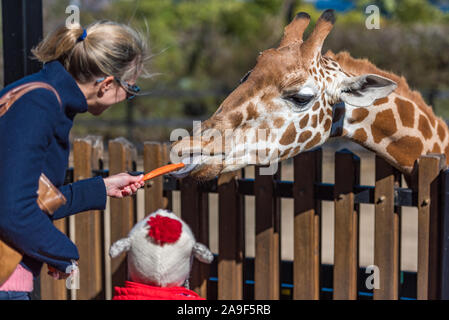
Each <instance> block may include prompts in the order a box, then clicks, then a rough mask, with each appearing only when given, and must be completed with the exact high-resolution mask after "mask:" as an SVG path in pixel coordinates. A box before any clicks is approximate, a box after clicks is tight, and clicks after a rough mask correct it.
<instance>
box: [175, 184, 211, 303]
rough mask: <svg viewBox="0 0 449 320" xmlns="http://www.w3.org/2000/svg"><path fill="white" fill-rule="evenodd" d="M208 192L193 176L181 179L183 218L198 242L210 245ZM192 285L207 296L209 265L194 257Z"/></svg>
mask: <svg viewBox="0 0 449 320" xmlns="http://www.w3.org/2000/svg"><path fill="white" fill-rule="evenodd" d="M208 200H209V199H208V194H207V193H201V191H200V189H199V185H198V183H197V182H196V181H195V180H194V179H193V178H191V177H186V178H184V179H182V180H181V218H182V219H183V220H184V221H185V222H186V223H187V224H188V225H189V226H190V228H191V229H192V232H193V234H194V235H195V238H196V240H197V241H198V242H201V243H203V244H205V245H206V246H209V201H208ZM190 279H191V280H190V287H191V289H192V290H194V291H195V292H196V293H198V294H199V295H200V296H202V297H203V298H207V285H208V282H209V281H208V280H209V265H207V264H204V263H200V262H198V261H197V260H196V259H194V262H193V266H192V274H191V276H190Z"/></svg>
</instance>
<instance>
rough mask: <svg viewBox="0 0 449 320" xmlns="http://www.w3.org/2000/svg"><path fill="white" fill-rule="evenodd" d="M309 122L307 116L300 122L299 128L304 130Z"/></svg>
mask: <svg viewBox="0 0 449 320" xmlns="http://www.w3.org/2000/svg"><path fill="white" fill-rule="evenodd" d="M308 122H309V115H308V114H306V115H305V116H304V117H303V118H302V119H301V121H299V127H300V128H301V129H304V128H305V127H306V126H307V123H308Z"/></svg>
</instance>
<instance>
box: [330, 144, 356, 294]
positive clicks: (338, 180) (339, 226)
mask: <svg viewBox="0 0 449 320" xmlns="http://www.w3.org/2000/svg"><path fill="white" fill-rule="evenodd" d="M359 163H360V158H359V157H357V156H356V155H355V154H353V153H352V152H350V151H349V150H346V149H345V150H342V151H338V152H337V153H336V154H335V189H334V203H335V242H334V296H333V298H334V299H336V300H340V299H350V300H355V299H357V280H358V277H357V273H358V215H357V211H356V210H355V209H354V192H353V187H354V185H355V184H356V183H357V178H358V177H359V176H360V174H359V172H357V171H359V170H360V165H359Z"/></svg>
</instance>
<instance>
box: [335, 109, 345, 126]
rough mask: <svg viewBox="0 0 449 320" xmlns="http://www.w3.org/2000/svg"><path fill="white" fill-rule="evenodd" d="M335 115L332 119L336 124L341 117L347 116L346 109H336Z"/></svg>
mask: <svg viewBox="0 0 449 320" xmlns="http://www.w3.org/2000/svg"><path fill="white" fill-rule="evenodd" d="M333 114H334V116H333V118H332V122H333V123H336V122H338V121H339V120H340V119H341V117H343V116H344V115H345V109H344V108H336V109H335V112H334V113H333Z"/></svg>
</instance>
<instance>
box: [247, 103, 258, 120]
mask: <svg viewBox="0 0 449 320" xmlns="http://www.w3.org/2000/svg"><path fill="white" fill-rule="evenodd" d="M246 112H247V113H248V117H247V119H246V120H252V119H257V118H258V117H259V113H258V112H257V110H256V106H255V105H254V103H250V104H249V106H248V108H246Z"/></svg>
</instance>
